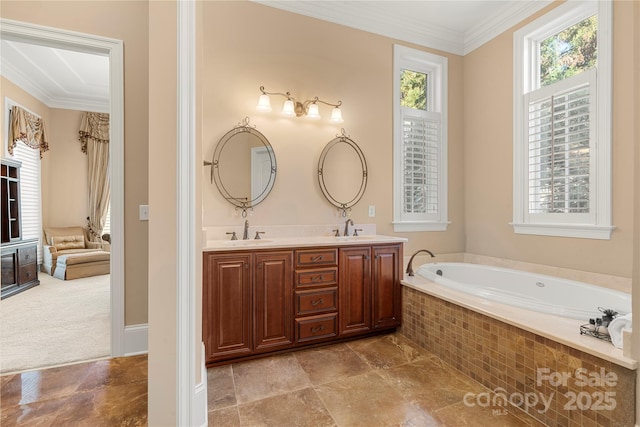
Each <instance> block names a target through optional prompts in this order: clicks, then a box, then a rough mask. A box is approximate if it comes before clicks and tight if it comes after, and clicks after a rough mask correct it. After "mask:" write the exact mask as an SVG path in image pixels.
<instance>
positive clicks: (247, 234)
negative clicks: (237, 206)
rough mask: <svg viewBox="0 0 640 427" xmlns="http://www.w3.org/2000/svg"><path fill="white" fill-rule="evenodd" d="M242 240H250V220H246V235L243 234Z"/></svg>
mask: <svg viewBox="0 0 640 427" xmlns="http://www.w3.org/2000/svg"><path fill="white" fill-rule="evenodd" d="M242 240H249V220H248V219H245V220H244V234H242Z"/></svg>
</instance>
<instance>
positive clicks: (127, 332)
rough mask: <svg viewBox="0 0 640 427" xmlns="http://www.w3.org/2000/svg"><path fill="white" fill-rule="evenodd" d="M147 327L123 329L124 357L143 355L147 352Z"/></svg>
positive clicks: (139, 326) (132, 326) (126, 327)
mask: <svg viewBox="0 0 640 427" xmlns="http://www.w3.org/2000/svg"><path fill="white" fill-rule="evenodd" d="M148 330H149V325H148V324H146V323H143V324H140V325H130V326H125V327H124V355H125V356H135V355H136V354H145V353H147V352H148V350H149V345H148V343H147V336H148Z"/></svg>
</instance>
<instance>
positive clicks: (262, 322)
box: [202, 251, 293, 363]
mask: <svg viewBox="0 0 640 427" xmlns="http://www.w3.org/2000/svg"><path fill="white" fill-rule="evenodd" d="M292 260H293V253H292V252H291V251H278V252H261V253H256V254H253V253H248V252H235V253H227V254H217V253H211V252H205V253H204V260H203V266H204V274H203V282H204V284H205V286H204V287H203V296H202V297H203V298H202V299H203V313H202V318H203V321H204V324H203V337H204V342H205V351H206V358H207V363H210V362H216V361H220V360H227V359H233V358H238V357H243V356H249V355H253V354H257V353H261V352H266V351H275V350H280V349H283V348H287V347H289V346H291V345H292V344H293V324H292V312H293V310H292V303H293V301H292V294H291V293H292V280H293V275H292V268H291V265H292Z"/></svg>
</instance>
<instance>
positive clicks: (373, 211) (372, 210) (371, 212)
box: [369, 205, 376, 218]
mask: <svg viewBox="0 0 640 427" xmlns="http://www.w3.org/2000/svg"><path fill="white" fill-rule="evenodd" d="M375 216H376V207H375V206H374V205H369V218H373V217H375Z"/></svg>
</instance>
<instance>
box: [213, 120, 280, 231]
mask: <svg viewBox="0 0 640 427" xmlns="http://www.w3.org/2000/svg"><path fill="white" fill-rule="evenodd" d="M246 133H249V134H251V135H253V136H255V137H257V138H258V139H259V141H260V142H261V143H262V144H263V145H264V147H265V148H266V149H267V153H268V154H269V160H271V173H270V174H269V182H268V183H267V185H266V186H265V188H264V190H263V191H262V192H261V193H260V194H259V195H257V196H256V197H255V198H254V199H252V200H246V199H242V198H238V197H237V196H234V195H233V194H231V193H230V192H229V190H228V189H227V187H225V185H224V183H223V182H222V177H221V176H220V156H221V154H222V150H223V149H224V147H225V145H226V144H227V143H229V141H231V140H232V139H233V137H234V136H236V135H240V134H246ZM205 165H209V163H206V162H205ZM210 165H211V182H212V183H215V184H216V187H217V188H218V191H219V192H220V194H222V197H224V198H225V200H227V201H228V202H229V203H231V204H232V205H233V206H235V207H236V209H240V210H242V217H243V218H245V217H246V216H247V209H253V207H254V206H256V205H258V204H260V203H261V202H263V201H264V199H266V198H267V196H268V195H269V193H270V192H271V190H272V189H273V185H274V184H275V181H276V171H277V163H276V155H275V153H274V151H273V147H272V146H271V144H270V143H269V140H268V139H267V138H266V137H265V136H264V135H263V134H262V133H261V132H260V131H258V130H257V129H256V127H255V126H251V125H250V124H249V117H245V118H244V120H243V121H242V122H241V123H238V124H237V125H236V126H235V127H234V128H233V129H231V130H230V131H229V132H227V133H226V134H224V136H223V137H222V138H220V140H219V141H218V144H217V145H216V148H215V151H214V153H213V160H212V162H211V163H210ZM227 185H228V183H227Z"/></svg>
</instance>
